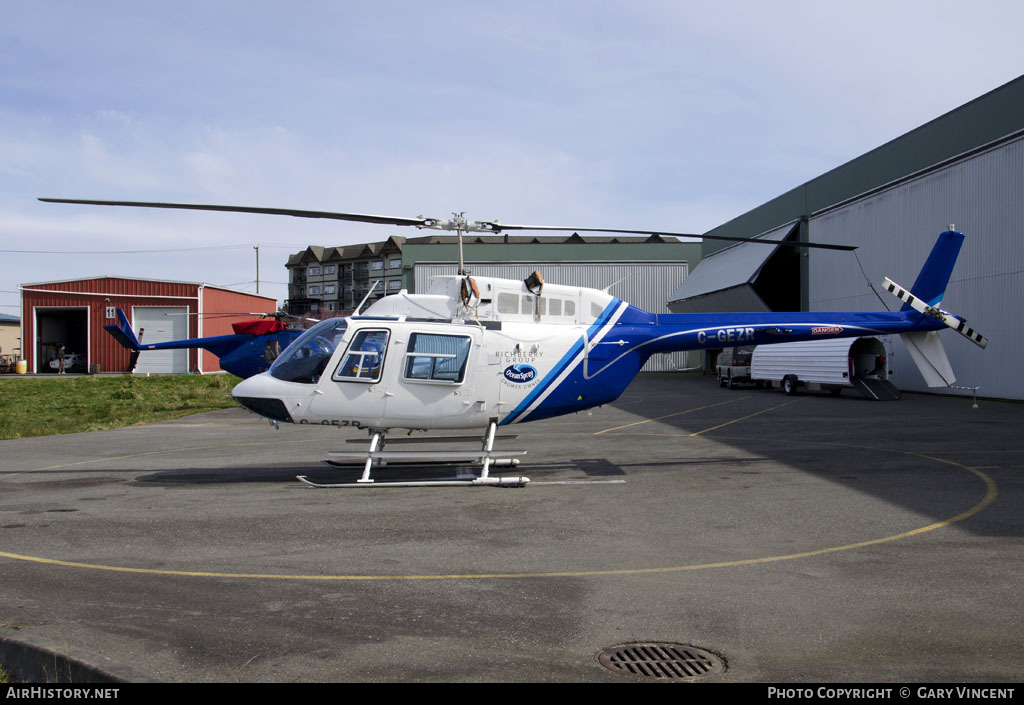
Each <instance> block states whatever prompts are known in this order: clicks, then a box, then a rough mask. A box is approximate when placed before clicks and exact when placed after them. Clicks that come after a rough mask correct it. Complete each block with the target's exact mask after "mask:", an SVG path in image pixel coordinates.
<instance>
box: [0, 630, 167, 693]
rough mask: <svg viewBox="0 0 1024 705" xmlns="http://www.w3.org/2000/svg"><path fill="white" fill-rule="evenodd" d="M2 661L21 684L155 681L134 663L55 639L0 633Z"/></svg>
mask: <svg viewBox="0 0 1024 705" xmlns="http://www.w3.org/2000/svg"><path fill="white" fill-rule="evenodd" d="M0 664H2V665H3V667H4V670H5V671H7V674H8V675H9V676H10V677H11V678H13V679H14V680H15V681H17V682H20V683H78V684H85V683H153V682H155V681H154V680H153V679H152V678H150V677H149V676H146V675H144V674H142V673H140V672H138V671H136V670H135V669H133V668H131V667H130V666H125V665H123V664H120V663H116V662H115V661H112V660H110V659H108V658H106V657H103V656H96V655H95V654H90V653H88V652H86V651H83V650H81V649H77V648H75V647H72V646H68V645H66V644H63V645H62V644H57V643H56V642H54V641H53V640H52V639H46V638H41V637H32V636H29V635H23V634H19V635H18V638H17V639H12V638H10V637H2V636H0Z"/></svg>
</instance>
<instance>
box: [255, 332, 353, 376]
mask: <svg viewBox="0 0 1024 705" xmlns="http://www.w3.org/2000/svg"><path fill="white" fill-rule="evenodd" d="M346 330H348V319H345V318H328V319H327V320H326V321H320V322H319V323H317V324H316V325H315V326H313V327H312V328H310V329H309V330H307V331H306V332H305V333H303V334H302V335H300V336H299V337H298V338H296V339H295V342H293V343H292V344H291V345H289V346H288V347H287V348H285V350H284V352H282V353H281V355H280V356H279V357H278V358H277V359H276V360H274V364H273V365H271V366H270V374H271V375H273V376H274V377H277V378H278V379H281V380H284V381H285V382H299V383H301V384H316V383H317V382H319V381H320V377H321V375H323V373H324V368H325V367H327V362H328V360H330V359H331V355H333V354H334V351H335V350H336V349H337V348H338V343H339V342H341V339H342V337H343V336H344V335H345V331H346Z"/></svg>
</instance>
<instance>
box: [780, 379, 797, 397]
mask: <svg viewBox="0 0 1024 705" xmlns="http://www.w3.org/2000/svg"><path fill="white" fill-rule="evenodd" d="M796 387H797V379H796V375H786V376H785V377H783V378H782V389H783V390H784V391H785V392H786V394H788V395H789V396H794V395H795V394H796Z"/></svg>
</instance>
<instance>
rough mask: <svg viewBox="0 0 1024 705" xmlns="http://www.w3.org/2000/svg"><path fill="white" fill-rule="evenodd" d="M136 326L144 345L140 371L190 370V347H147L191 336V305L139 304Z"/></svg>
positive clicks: (140, 372)
mask: <svg viewBox="0 0 1024 705" xmlns="http://www.w3.org/2000/svg"><path fill="white" fill-rule="evenodd" d="M132 318H133V327H134V328H135V334H136V335H138V336H139V342H140V343H142V345H143V350H142V354H140V355H139V363H138V364H137V365H136V366H135V372H136V374H145V373H147V372H152V373H170V372H188V350H146V349H145V346H146V345H147V344H149V345H152V344H153V343H167V342H169V341H172V340H182V339H184V338H188V307H186V306H135V307H134V308H132Z"/></svg>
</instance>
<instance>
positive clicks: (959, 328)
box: [885, 277, 988, 348]
mask: <svg viewBox="0 0 1024 705" xmlns="http://www.w3.org/2000/svg"><path fill="white" fill-rule="evenodd" d="M885 289H886V291H888V292H889V293H891V294H893V295H895V296H896V298H898V299H899V300H900V301H903V302H905V305H907V306H910V308H912V309H914V310H915V311H920V312H921V313H923V314H925V315H926V316H931V317H932V318H937V319H939V320H940V321H942V322H943V323H945V324H946V325H947V326H949V327H950V328H952V329H953V330H955V331H956V332H957V333H959V334H960V335H962V336H964V337H965V338H967V339H968V340H970V341H971V342H972V343H974V344H975V345H977V346H979V347H981V348H984V347H986V346H987V345H988V339H987V338H986V337H985V336H983V335H982V334H981V333H979V332H978V331H976V330H974V329H973V328H971V327H969V326H968V325H967V321H965V320H964V319H962V318H959V317H957V316H954V315H953V314H951V313H946V312H945V311H942V310H940V309H937V308H935V307H934V306H931V305H929V304H928V302H926V301H923V300H922V299H920V298H919V297H917V296H915V295H914V294H913V293H911V292H909V291H907V290H906V289H904V288H903V287H902V286H900V285H899V284H897V283H896V282H894V281H893V280H892V279H890V278H889V277H886V278H885Z"/></svg>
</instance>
